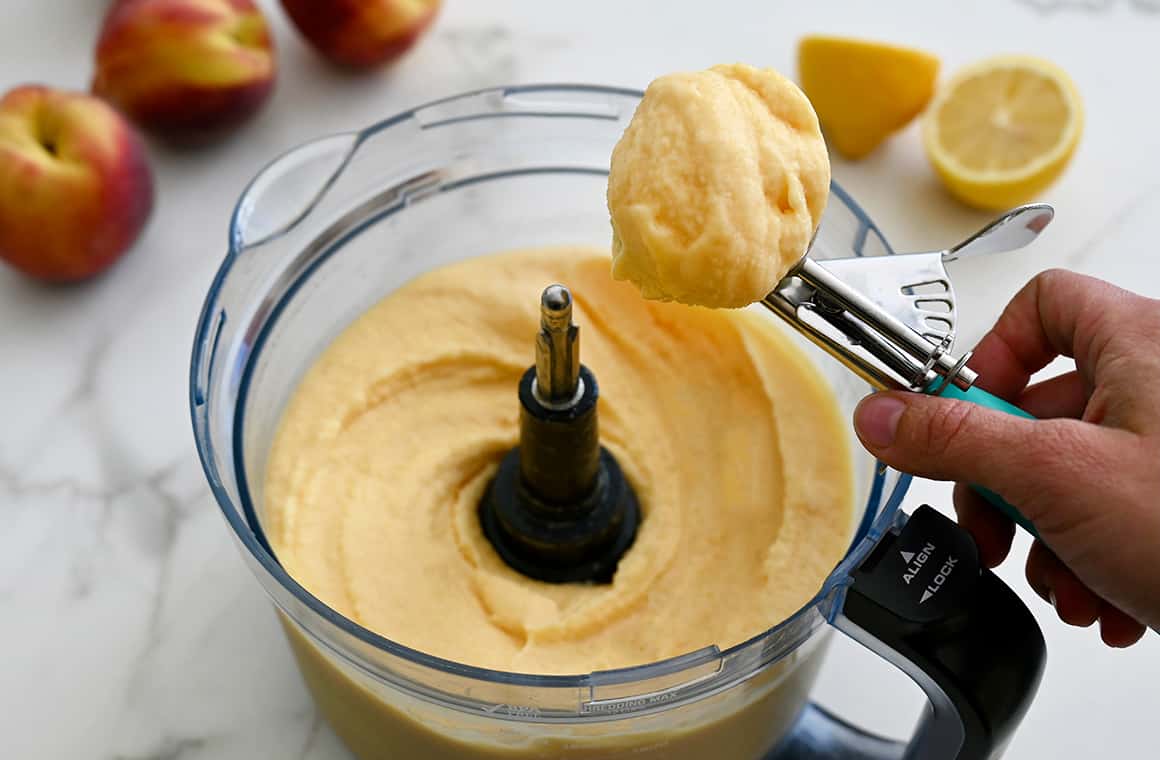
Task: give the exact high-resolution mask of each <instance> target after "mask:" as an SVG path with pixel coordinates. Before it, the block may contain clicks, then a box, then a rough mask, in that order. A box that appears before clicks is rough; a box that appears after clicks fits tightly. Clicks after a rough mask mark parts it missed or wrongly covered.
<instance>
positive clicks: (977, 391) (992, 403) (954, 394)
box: [940, 383, 1039, 538]
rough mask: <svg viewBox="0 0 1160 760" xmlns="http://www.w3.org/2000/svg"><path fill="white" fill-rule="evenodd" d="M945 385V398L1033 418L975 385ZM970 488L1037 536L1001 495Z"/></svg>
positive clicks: (1028, 522) (1028, 523)
mask: <svg viewBox="0 0 1160 760" xmlns="http://www.w3.org/2000/svg"><path fill="white" fill-rule="evenodd" d="M945 385H946V387H945V388H943V390H942V392H941V393H940V395H942V396H945V397H946V398H956V399H961V400H963V401H970V402H971V403H972V404H978V405H979V406H985V407H987V408H988V409H995V410H996V411H1000V412H1006V413H1007V414H1014V415H1017V416H1019V417H1026V418H1027V419H1035V417H1034V416H1032V415H1030V414H1028V413H1027V412H1025V411H1023V410H1022V409H1020V408H1019V407H1017V406H1015V405H1014V404H1012V403H1009V402H1007V401H1004V400H1003V399H1001V398H999V397H998V396H995V395H993V394H991V393H988V392H987V391H985V390H983V389H982V388H979V387H977V386H971V387H970V388H967V389H966V390H963V389H961V388H957V387H955V385H954V384H953V383H946V384H945ZM971 488H972V489H974V491H975V492H976V493H978V494H979V495H980V496H982V497H983V498H984V499H986V500H987V501H988V502H989V503H990V504H991V506H993V507H995V508H996V509H998V510H999V511H1000V512H1002V513H1003V514H1005V515H1006V516H1007V517H1008V518H1009V519H1011V520H1012V521H1013V522H1014V523H1015V524H1016V525H1018V526H1019V527H1021V528H1023V529H1024V530H1025V531H1027V532H1028V533H1030V534H1031V535H1032V536H1034V537H1035V538H1039V531H1037V530H1036V529H1035V526H1034V525H1032V524H1031V521H1030V520H1028V519H1027V518H1026V517H1024V516H1023V514H1022V513H1021V512H1020V511H1019V510H1018V509H1016V508H1015V507H1013V506H1012V505H1011V504H1009V503H1008V502H1007V501H1006V500H1004V499H1003V497H1002V496H1000V495H999V494H997V493H995V492H994V491H989V490H987V489H986V488H983V487H982V486H977V485H973V486H971Z"/></svg>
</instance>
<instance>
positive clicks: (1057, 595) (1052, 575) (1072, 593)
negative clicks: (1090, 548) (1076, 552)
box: [1045, 555, 1103, 628]
mask: <svg viewBox="0 0 1160 760" xmlns="http://www.w3.org/2000/svg"><path fill="white" fill-rule="evenodd" d="M1052 558H1053V559H1054V555H1052ZM1045 564H1046V565H1047V575H1048V584H1049V585H1050V586H1051V597H1052V599H1051V600H1052V603H1053V604H1054V605H1055V612H1056V614H1057V615H1059V619H1060V620H1062V621H1063V622H1065V623H1067V624H1068V625H1074V626H1079V627H1080V628H1087V627H1088V626H1090V625H1091V624H1092V623H1094V622H1096V620H1097V619H1098V618H1099V616H1100V609H1101V605H1102V604H1103V600H1102V599H1100V597H1098V596H1096V594H1095V592H1093V591H1092V590H1091V589H1089V588H1088V587H1087V586H1085V585H1084V584H1083V581H1081V580H1080V579H1079V578H1076V577H1075V574H1074V573H1073V572H1071V570H1069V569H1068V568H1067V566H1065V565H1064V564H1063V563H1062V562H1060V561H1059V560H1058V559H1054V562H1053V561H1052V560H1046V561H1045Z"/></svg>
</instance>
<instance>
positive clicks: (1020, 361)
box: [970, 269, 1140, 399]
mask: <svg viewBox="0 0 1160 760" xmlns="http://www.w3.org/2000/svg"><path fill="white" fill-rule="evenodd" d="M1138 300H1140V297H1139V296H1135V295H1133V294H1131V293H1129V292H1128V291H1126V290H1122V289H1120V288H1117V287H1115V286H1114V285H1112V284H1110V283H1107V282H1104V281H1103V280H1097V279H1095V278H1093V277H1087V276H1084V275H1080V274H1076V273H1074V272H1068V271H1065V270H1062V269H1053V270H1048V271H1046V272H1042V273H1040V274H1038V275H1036V276H1035V277H1034V278H1033V279H1032V280H1031V281H1030V282H1028V283H1027V285H1025V286H1024V287H1023V289H1022V290H1020V291H1019V292H1018V293H1017V294H1016V295H1015V297H1014V298H1013V299H1011V302H1010V303H1009V304H1007V307H1006V308H1005V309H1004V310H1003V313H1002V314H1001V315H1000V316H999V319H998V321H997V322H996V323H995V326H994V327H992V328H991V331H990V332H988V333H987V335H985V336H984V337H983V339H982V340H981V341H980V342H979V345H978V346H976V347H975V352H974V356H972V358H971V363H970V366H971V368H972V369H974V370H976V371H977V372H979V375H980V378H979V384H980V387H983V388H986V389H987V390H990V391H991V392H992V393H994V394H996V395H998V396H1002V397H1003V398H1006V399H1011V398H1013V397H1015V395H1016V394H1018V392H1019V391H1020V390H1022V389H1023V387H1025V386H1026V385H1027V382H1028V380H1029V379H1030V378H1031V375H1033V374H1034V373H1036V372H1038V371H1039V370H1041V369H1043V368H1044V367H1046V366H1047V364H1048V362H1050V361H1051V360H1052V359H1054V358H1055V357H1056V356H1059V355H1061V354H1062V355H1064V356H1072V357H1075V359H1076V362H1077V363H1078V364H1079V366H1080V367H1081V369H1083V368H1087V369H1086V371H1089V372H1090V371H1091V370H1092V369H1094V368H1095V367H1096V366H1097V365H1098V363H1099V356H1100V353H1101V352H1102V351H1103V350H1104V349H1105V347H1106V345H1107V340H1106V338H1107V337H1108V335H1110V334H1111V331H1112V330H1114V329H1116V328H1115V326H1116V325H1117V324H1122V323H1123V322H1124V321H1131V316H1132V313H1133V311H1134V310H1135V309H1136V305H1135V303H1136V302H1137V301H1138ZM1086 379H1087V380H1088V381H1089V382H1090V381H1091V377H1090V376H1089V377H1087V378H1086Z"/></svg>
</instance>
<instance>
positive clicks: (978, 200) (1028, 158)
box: [923, 55, 1083, 209]
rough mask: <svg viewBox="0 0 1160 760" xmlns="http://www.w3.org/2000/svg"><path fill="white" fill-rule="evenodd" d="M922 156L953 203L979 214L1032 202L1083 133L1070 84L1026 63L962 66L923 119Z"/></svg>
mask: <svg viewBox="0 0 1160 760" xmlns="http://www.w3.org/2000/svg"><path fill="white" fill-rule="evenodd" d="M923 122H924V123H923V142H924V144H925V145H926V152H927V156H928V157H929V158H930V161H931V163H932V164H933V165H934V168H935V171H936V172H938V175H939V177H941V178H942V181H943V183H944V184H945V185H946V186H947V189H948V190H949V191H950V192H951V194H952V195H954V196H955V197H956V198H959V199H960V200H962V201H963V202H964V203H967V204H969V205H971V206H975V207H977V208H984V209H1005V208H1010V207H1011V206H1016V205H1019V204H1021V203H1026V202H1027V201H1030V200H1033V199H1034V198H1035V197H1036V196H1037V195H1039V193H1041V192H1043V190H1045V189H1046V188H1047V187H1048V186H1049V185H1050V184H1051V183H1052V182H1054V181H1055V180H1056V179H1057V178H1058V177H1059V175H1060V174H1061V173H1062V172H1063V170H1064V168H1065V167H1066V166H1067V164H1068V162H1069V161H1070V160H1071V157H1072V155H1073V154H1074V153H1075V149H1076V146H1077V145H1079V139H1080V135H1081V134H1082V132H1083V104H1082V101H1081V100H1080V95H1079V91H1078V90H1077V89H1076V87H1075V83H1074V82H1072V80H1071V77H1069V76H1068V75H1067V73H1066V72H1064V71H1063V70H1062V69H1060V68H1059V67H1058V66H1056V65H1055V64H1053V63H1051V62H1049V61H1045V60H1042V59H1039V58H1032V57H1029V56H1015V55H1010V56H999V57H996V58H989V59H987V60H985V61H981V62H979V63H976V64H974V65H972V66H968V67H967V68H965V69H963V70H962V71H961V72H959V73H958V74H956V75H955V77H954V79H952V80H951V81H950V82H948V83H947V85H946V87H944V88H943V89H942V91H941V92H940V93H939V94H938V96H937V97H936V98H935V100H934V103H932V104H931V107H930V110H929V111H928V112H927V115H926V117H925V118H924V120H923Z"/></svg>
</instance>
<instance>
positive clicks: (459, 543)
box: [265, 122, 852, 674]
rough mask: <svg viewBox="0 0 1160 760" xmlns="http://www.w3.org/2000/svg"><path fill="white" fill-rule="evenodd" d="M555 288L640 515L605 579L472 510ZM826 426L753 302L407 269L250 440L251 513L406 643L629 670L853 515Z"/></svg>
mask: <svg viewBox="0 0 1160 760" xmlns="http://www.w3.org/2000/svg"><path fill="white" fill-rule="evenodd" d="M810 124H812V122H811V123H810ZM810 124H807V125H806V126H807V127H809V126H810ZM793 187H794V188H796V189H794V190H792V191H791V192H790V197H791V199H792V200H791V203H792V204H796V203H798V202H799V201H800V200H801V199H802V197H803V196H802V191H801V186H800V184H793ZM803 208H804V207H803ZM810 213H812V212H810ZM799 234H801V235H808V231H807V230H806V228H805V226H802V230H801V231H800V233H799ZM551 282H561V283H564V284H565V285H568V286H569V287H570V288H571V289H572V292H573V294H574V296H575V302H576V311H575V319H576V322H577V324H578V325H579V326H580V329H581V336H582V337H581V351H582V357H583V361H584V362H585V364H586V365H587V366H589V367H590V368H591V369H592V371H593V372H594V373H595V374H596V377H597V379H598V381H599V384H600V391H601V396H600V411H599V413H600V433H601V440H602V442H603V443H604V445H605V446H607V447H608V448H609V449H610V450H611V451H612V453H613V454H614V455H615V456H616V457H617V458H618V460H619V462H620V464H621V466H622V467H623V469H624V471H625V473H626V474H627V476H628V478H629V480H630V482H631V483H632V484H633V486H634V487H635V489H636V493H637V495H638V497H639V499H640V502H641V506H642V509H643V514H644V519H643V522H642V524H641V527H640V531H639V534H638V536H637V539H636V542H635V544H634V545H633V547H632V549H631V550H630V551H629V552H628V553H627V554H626V555H625V557H624V558H623V560H622V561H621V563H620V567H619V569H618V571H617V574H616V577H615V579H614V581H613V582H612V583H611V584H609V585H553V584H548V583H541V582H537V581H533V580H530V579H528V578H526V577H523V576H521V575H519V574H518V573H516V572H515V571H513V570H511V569H510V568H508V567H507V566H506V565H505V564H504V563H503V561H502V560H501V559H500V558H499V557H498V556H497V555H496V554H495V552H494V551H493V549H492V548H491V545H490V544H489V543H488V542H487V540H486V539H485V538H484V537H483V535H482V533H481V530H480V527H479V522H478V519H477V512H476V509H477V505H478V503H479V500H480V497H481V496H482V494H483V492H484V489H485V488H486V486H487V484H488V482H489V480H490V479H491V477H492V475H493V474H494V472H495V469H496V466H497V464H498V462H499V459H500V458H501V456H502V455H503V454H504V452H506V451H507V450H508V449H509V448H510V447H512V446H513V445H515V444H516V442H517V427H518V409H519V404H518V401H517V397H516V388H517V382H518V379H519V377H520V375H521V373H522V372H523V371H524V370H525V369H526V368H527V367H528V366H529V365H530V364H531V363H532V359H533V353H532V351H533V338H534V335H535V332H536V330H537V328H538V305H539V294H540V292H541V290H542V289H543V287H544V286H545V285H547V284H549V283H551ZM844 428H845V425H844V421H843V420H842V419H841V417H840V415H839V412H838V409H837V406H836V404H835V401H834V399H833V398H832V396H831V394H830V391H829V390H828V388H827V387H826V385H825V384H824V382H822V381H821V380H820V379H819V377H818V375H817V374H816V371H815V370H814V369H813V368H812V367H811V366H810V363H809V361H808V359H807V358H806V357H805V356H804V354H802V353H800V352H799V350H798V349H797V348H796V346H795V345H794V344H793V343H791V342H790V340H789V339H788V338H787V337H786V336H784V335H783V334H782V333H780V332H779V330H778V329H777V328H774V327H773V326H772V323H771V321H770V319H769V318H767V317H765V316H764V315H759V314H753V313H749V312H720V311H711V310H707V309H701V308H694V307H688V306H683V305H680V304H673V303H660V302H650V301H645V300H643V299H641V298H640V295H639V294H638V293H637V291H636V289H635V288H633V287H631V286H629V285H626V284H623V283H617V282H614V281H613V280H612V279H611V278H610V276H609V272H608V254H607V252H605V251H598V250H589V249H583V248H552V249H545V250H531V251H520V252H514V253H506V254H502V255H495V256H489V257H483V258H478V259H472V260H469V261H465V262H462V263H459V264H455V265H453V266H449V267H446V268H443V269H440V270H437V271H434V272H431V273H429V274H426V275H424V276H422V277H420V278H418V279H416V280H414V281H413V282H411V283H410V284H408V285H406V286H404V287H403V288H401V289H400V290H398V291H397V292H395V293H394V294H392V295H391V296H389V297H388V298H386V299H385V300H383V301H382V302H381V303H379V304H378V305H376V306H375V307H373V308H371V309H370V310H369V311H367V312H366V313H365V314H364V315H363V316H362V317H360V318H359V319H358V320H357V321H355V322H354V323H353V324H352V325H351V326H350V327H349V328H347V329H346V331H345V332H344V333H342V334H341V335H340V336H339V337H338V338H337V339H336V340H335V341H334V343H333V344H332V345H331V346H330V347H329V348H328V349H327V350H326V351H325V353H323V355H322V356H321V357H320V358H319V359H318V361H317V363H316V364H315V365H314V366H313V367H312V368H311V369H310V371H309V372H308V373H307V375H306V376H305V378H304V379H303V380H302V383H301V385H300V386H299V388H298V389H297V391H296V392H295V394H294V396H293V398H292V399H291V401H290V403H289V406H288V408H287V409H286V412H285V416H284V419H283V421H282V424H281V428H280V431H279V433H278V435H277V438H276V441H275V443H274V446H273V450H272V452H271V455H270V460H269V465H268V472H267V478H266V499H265V520H266V528H267V531H268V536H269V538H270V540H271V542H272V545H273V548H274V550H275V552H276V554H277V556H278V558H279V559H280V560H281V562H282V563H283V564H284V566H285V567H286V569H287V570H288V571H289V573H290V574H291V575H292V576H293V577H294V578H295V579H297V580H298V581H299V582H300V583H302V584H303V585H304V586H305V587H306V588H307V589H308V590H309V591H311V592H312V593H313V594H315V595H317V596H318V597H320V598H321V599H322V600H323V601H325V602H326V603H327V604H329V605H330V606H332V607H334V608H335V609H336V610H338V611H339V612H341V613H342V614H343V615H346V616H347V617H349V618H351V619H353V620H355V621H358V622H359V623H361V624H362V625H364V626H366V627H368V628H370V629H371V630H374V631H376V632H378V633H379V634H382V635H383V636H385V637H387V638H390V639H392V640H394V641H397V642H399V643H402V644H405V645H407V646H410V647H413V648H415V649H418V650H421V651H424V652H427V653H430V654H433V655H437V656H440V657H444V658H448V659H451V660H455V661H459V662H464V663H469V664H471V665H477V666H483V667H488V668H496V669H502V670H508V671H518V672H529V673H541V674H574V673H585V672H589V671H592V670H599V669H607V668H617V667H624V666H630V665H638V664H642V663H646V662H651V661H655V660H659V659H662V658H666V657H670V656H674V655H678V654H682V653H686V652H690V651H693V650H696V649H700V648H702V647H705V646H707V645H711V644H716V645H718V646H720V647H722V648H724V647H727V646H730V645H733V644H737V643H739V642H741V641H743V640H746V639H748V638H749V637H751V636H754V635H756V634H757V633H759V632H761V631H762V630H764V629H766V628H768V627H769V626H771V625H773V624H775V623H777V622H779V621H781V620H783V619H785V618H786V617H788V616H789V615H790V614H792V613H793V612H794V611H796V610H797V609H798V608H799V607H801V606H802V604H803V603H805V602H806V601H807V600H808V599H810V598H811V597H812V596H813V594H814V593H816V591H817V590H818V588H819V587H820V584H821V582H822V580H823V578H824V577H825V576H826V574H827V573H828V572H829V571H830V570H831V569H832V568H833V566H834V565H835V563H836V562H837V561H838V560H839V559H840V557H841V556H842V554H843V552H844V550H845V548H846V542H847V540H848V538H849V533H850V529H851V522H852V520H851V508H852V503H851V502H852V477H851V461H850V454H849V451H848V449H847V445H846V439H847V436H846V433H845V429H844Z"/></svg>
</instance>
